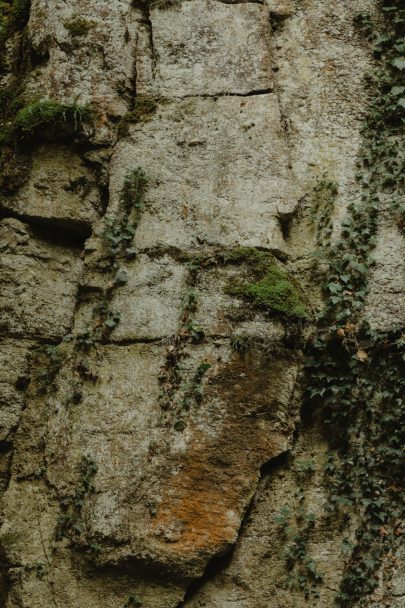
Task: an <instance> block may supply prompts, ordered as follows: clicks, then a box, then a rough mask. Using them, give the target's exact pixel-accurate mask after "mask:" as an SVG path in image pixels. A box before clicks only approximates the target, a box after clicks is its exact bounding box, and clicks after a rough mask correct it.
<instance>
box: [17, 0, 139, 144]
mask: <svg viewBox="0 0 405 608" xmlns="http://www.w3.org/2000/svg"><path fill="white" fill-rule="evenodd" d="M139 14H140V13H139V11H135V10H134V9H132V8H131V4H130V3H129V2H126V0H117V1H115V2H109V1H107V0H102V1H101V2H94V3H92V2H90V3H86V4H85V5H84V4H83V3H81V2H79V1H76V0H72V1H71V2H69V3H68V4H66V3H60V2H57V1H56V0H53V1H52V2H48V1H47V0H37V1H36V2H34V3H33V5H32V10H31V16H30V21H29V28H28V31H29V37H30V41H31V44H32V46H33V49H34V51H35V52H36V53H37V54H38V56H39V57H47V56H49V59H48V61H46V62H43V64H42V65H39V66H38V67H37V69H36V70H35V73H33V74H32V76H31V77H30V78H29V79H28V82H27V93H28V94H31V95H32V96H37V95H38V94H39V95H40V96H41V97H49V98H52V99H56V100H57V101H61V102H70V103H72V102H73V101H74V100H75V99H77V100H78V102H79V103H81V104H84V105H85V104H88V103H93V104H95V105H96V106H97V110H98V111H99V112H101V113H103V114H112V115H116V114H118V115H122V114H123V113H125V111H126V110H127V108H128V101H129V98H130V96H131V95H132V93H133V86H134V61H135V57H134V48H135V38H136V19H135V17H136V15H139ZM75 20H76V23H77V20H81V23H82V28H81V30H80V22H79V32H80V31H81V33H79V34H74V33H72V32H74V29H69V23H73V25H74V23H75ZM83 23H84V25H85V27H84V28H83ZM99 127H101V125H99ZM102 130H103V129H101V131H102ZM98 137H101V135H100V134H98Z"/></svg>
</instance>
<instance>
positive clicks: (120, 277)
mask: <svg viewBox="0 0 405 608" xmlns="http://www.w3.org/2000/svg"><path fill="white" fill-rule="evenodd" d="M114 282H115V284H116V285H125V283H127V282H128V275H127V273H126V272H125V270H118V272H117V274H116V275H115V278H114Z"/></svg>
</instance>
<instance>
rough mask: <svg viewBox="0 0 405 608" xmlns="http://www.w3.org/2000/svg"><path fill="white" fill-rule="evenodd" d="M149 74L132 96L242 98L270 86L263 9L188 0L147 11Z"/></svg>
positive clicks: (266, 18) (266, 19) (211, 0)
mask: <svg viewBox="0 0 405 608" xmlns="http://www.w3.org/2000/svg"><path fill="white" fill-rule="evenodd" d="M151 28H152V34H153V53H154V54H155V71H154V79H153V81H152V83H150V84H149V83H145V84H144V83H142V81H141V82H140V83H139V84H140V89H138V92H140V93H143V92H153V93H157V94H159V95H162V96H167V97H184V96H185V95H188V96H189V95H215V94H224V93H225V94H233V93H236V94H243V93H250V92H252V91H261V90H264V89H268V88H269V87H270V86H271V83H272V72H271V59H270V23H269V14H268V10H267V8H266V7H265V6H263V5H261V4H253V3H241V4H235V5H229V4H223V3H221V2H217V1H215V0H203V1H201V0H191V1H190V2H181V3H179V4H178V5H176V6H174V7H172V8H170V9H168V10H165V9H154V10H152V11H151Z"/></svg>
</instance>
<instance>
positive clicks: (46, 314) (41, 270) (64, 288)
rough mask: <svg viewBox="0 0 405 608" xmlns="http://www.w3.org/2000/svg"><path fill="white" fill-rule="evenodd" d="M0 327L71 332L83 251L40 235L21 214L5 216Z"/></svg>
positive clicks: (10, 331)
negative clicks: (79, 252)
mask: <svg viewBox="0 0 405 608" xmlns="http://www.w3.org/2000/svg"><path fill="white" fill-rule="evenodd" d="M0 242H1V294H0V311H1V315H2V318H1V328H0V332H1V333H2V334H3V335H4V334H7V335H9V336H21V337H41V338H49V339H55V338H61V337H62V336H63V335H64V334H66V333H68V332H69V329H70V326H71V323H72V320H73V312H74V307H75V298H76V292H77V285H78V282H79V278H80V272H81V266H82V264H81V261H80V259H79V255H78V252H76V251H74V250H73V251H70V250H67V249H65V248H64V247H61V246H60V245H56V244H53V243H50V242H47V241H44V240H42V239H41V238H37V236H36V234H35V233H34V232H33V231H32V230H31V229H30V228H28V226H26V225H24V224H23V223H21V222H20V221H18V220H15V219H3V220H1V222H0Z"/></svg>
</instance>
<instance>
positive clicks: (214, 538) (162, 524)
mask: <svg viewBox="0 0 405 608" xmlns="http://www.w3.org/2000/svg"><path fill="white" fill-rule="evenodd" d="M289 365H290V363H289V362H286V361H281V362H280V361H277V362H272V363H271V365H269V362H268V361H266V360H260V359H259V360H258V359H257V358H256V359H255V360H251V361H245V360H244V359H242V358H239V357H237V358H236V360H234V361H232V362H231V363H228V364H226V365H224V366H223V367H222V369H221V370H220V371H219V373H218V374H217V375H216V376H215V377H214V378H213V379H212V380H211V382H210V384H209V385H208V387H207V389H206V391H205V400H206V403H209V402H210V400H211V401H212V400H216V401H218V399H219V400H220V401H221V402H222V403H224V404H225V405H226V411H227V414H226V418H225V419H224V420H221V421H220V422H219V423H218V427H219V428H218V435H217V437H216V438H213V437H212V435H211V436H209V435H207V434H204V432H203V431H201V429H197V428H194V429H192V432H193V436H192V440H191V442H190V443H189V445H188V447H187V451H186V452H185V453H184V454H183V455H182V456H180V457H179V459H178V460H177V461H176V462H175V463H173V470H174V472H173V473H172V474H171V476H170V477H169V478H168V479H167V480H166V482H165V485H164V487H163V491H162V502H161V507H160V509H159V510H158V513H157V516H156V518H155V519H154V520H153V523H152V530H151V531H152V534H153V535H154V536H155V538H157V539H158V540H159V541H161V543H162V545H161V548H162V549H163V550H164V551H165V552H170V553H178V554H179V556H180V555H181V556H182V557H183V558H184V557H187V554H189V556H190V557H192V556H203V555H205V554H207V555H212V554H214V553H215V552H219V551H221V550H224V549H226V547H227V546H228V545H229V544H230V543H232V542H233V541H234V540H235V538H236V535H237V532H238V529H239V526H240V521H241V517H242V515H243V512H244V510H245V508H246V506H247V504H248V502H249V500H250V497H251V493H252V490H253V489H254V487H255V483H256V480H257V476H258V472H259V467H260V465H261V464H263V463H264V462H266V460H268V459H269V458H272V457H274V456H276V455H277V454H279V453H280V452H282V451H283V450H284V449H285V447H286V433H285V432H280V431H277V432H276V431H273V430H272V427H273V422H272V416H274V411H275V410H276V409H277V407H278V403H279V400H280V395H282V394H283V392H284V394H285V391H286V388H285V384H286V380H285V371H286V368H287V366H289ZM211 432H212V426H211Z"/></svg>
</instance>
